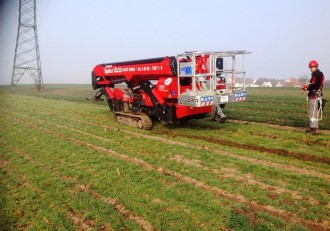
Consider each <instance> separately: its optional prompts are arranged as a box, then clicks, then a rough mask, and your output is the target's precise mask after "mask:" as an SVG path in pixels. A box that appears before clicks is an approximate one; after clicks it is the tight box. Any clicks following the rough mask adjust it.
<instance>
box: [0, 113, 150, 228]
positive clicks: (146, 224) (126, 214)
mask: <svg viewBox="0 0 330 231" xmlns="http://www.w3.org/2000/svg"><path fill="white" fill-rule="evenodd" d="M12 119H14V120H16V119H17V118H12ZM18 121H19V122H22V123H25V124H28V125H30V126H32V127H34V128H36V129H38V130H40V131H43V132H46V133H48V134H52V135H55V134H56V133H55V132H54V131H50V130H48V129H46V128H41V127H38V126H36V125H34V124H32V123H29V122H25V121H22V120H18ZM55 136H57V137H60V138H63V137H65V136H64V135H62V134H56V135H55ZM0 143H2V144H4V145H6V146H7V147H9V148H11V149H12V150H14V151H15V152H16V153H18V154H19V155H20V156H21V157H23V158H24V159H26V160H29V161H31V162H32V163H34V164H35V165H37V166H39V167H41V168H43V169H45V170H47V171H48V172H50V173H52V174H54V175H56V176H58V177H59V178H61V179H62V180H63V181H65V182H68V183H73V184H75V185H74V186H75V188H77V189H78V190H79V191H86V192H87V193H89V194H90V195H91V196H92V197H93V198H95V199H98V200H101V201H103V202H104V203H105V204H107V205H110V206H111V207H113V208H114V209H115V210H116V211H117V212H118V213H120V214H121V215H123V216H124V217H125V218H126V219H128V220H131V221H135V222H136V223H137V224H138V225H139V226H140V227H141V228H142V229H143V230H146V231H153V230H156V229H155V228H153V226H152V225H151V224H150V223H149V222H148V221H146V220H145V219H144V218H142V217H140V216H136V215H134V214H133V212H131V211H129V210H127V209H125V206H124V205H123V204H121V203H119V202H118V200H116V199H113V198H109V197H104V196H102V195H101V194H99V193H97V192H96V191H94V190H92V189H90V188H89V187H88V186H86V185H85V184H81V183H79V182H78V181H77V179H75V178H74V177H68V176H65V175H63V174H61V173H60V172H59V171H56V170H54V169H52V168H51V167H49V166H48V165H46V164H44V163H42V162H40V161H38V160H35V159H34V158H32V157H31V156H29V155H28V154H26V153H24V152H23V151H21V150H20V149H18V148H17V147H13V146H12V145H10V144H8V143H7V142H5V141H3V140H1V139H0ZM70 212H71V211H70ZM86 226H88V224H86Z"/></svg>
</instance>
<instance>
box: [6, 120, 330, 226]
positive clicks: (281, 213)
mask: <svg viewBox="0 0 330 231" xmlns="http://www.w3.org/2000/svg"><path fill="white" fill-rule="evenodd" d="M12 119H14V120H16V121H18V122H21V123H24V124H26V125H29V126H31V127H33V128H35V129H37V130H39V131H42V132H45V133H47V134H52V135H54V136H56V137H59V138H61V139H64V140H66V141H70V142H72V143H75V144H78V145H81V146H85V147H88V148H89V149H91V150H95V151H98V152H101V153H104V154H106V155H110V156H112V157H115V158H118V159H121V160H125V161H128V162H130V163H133V164H136V165H139V166H141V167H143V168H145V169H147V170H154V171H157V172H159V173H162V174H163V175H169V176H172V177H174V178H175V179H177V180H178V181H180V182H183V183H188V184H191V185H194V186H195V187H197V188H199V189H201V190H203V191H206V192H211V193H213V195H214V196H215V197H217V198H222V197H225V198H227V199H228V200H232V201H235V202H237V203H240V204H242V205H245V206H247V207H248V208H250V209H251V210H253V211H255V212H260V211H261V212H264V213H268V214H271V215H273V216H275V217H279V218H281V219H283V220H285V221H286V222H288V223H293V224H296V223H298V224H302V225H304V226H306V227H308V228H310V229H312V230H327V228H328V227H329V226H330V221H323V222H320V223H317V222H312V221H308V220H305V219H302V218H300V217H298V216H297V215H296V214H294V213H291V212H288V211H285V210H283V209H279V208H275V207H273V206H271V205H263V204H259V203H258V202H256V201H250V200H248V199H246V198H245V197H244V196H242V195H235V194H232V193H229V192H227V191H225V190H222V189H219V188H216V187H214V186H210V185H207V184H205V183H204V182H202V181H199V180H196V179H194V178H191V177H188V176H185V175H182V174H180V173H177V172H175V171H172V170H170V169H166V168H162V167H158V166H155V165H153V164H150V163H148V162H146V161H144V160H141V159H138V158H135V157H131V156H127V155H124V154H120V153H118V152H116V151H113V150H111V149H107V148H104V147H100V146H97V145H94V144H90V143H87V142H85V141H81V140H77V139H75V138H72V137H68V136H66V135H64V134H60V133H57V132H56V131H53V130H51V129H48V128H44V127H40V126H37V125H35V124H33V123H30V122H26V121H23V120H21V119H18V118H12ZM95 193H96V192H95ZM98 195H99V194H98Z"/></svg>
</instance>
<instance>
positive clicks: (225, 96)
mask: <svg viewBox="0 0 330 231" xmlns="http://www.w3.org/2000/svg"><path fill="white" fill-rule="evenodd" d="M249 53H250V52H247V51H245V50H243V51H222V52H197V51H193V52H185V53H183V54H179V55H178V56H177V67H178V86H179V89H178V103H179V104H180V105H186V106H192V107H203V106H210V105H220V104H226V103H229V102H237V101H243V100H245V98H246V90H245V85H246V84H245V83H246V80H245V74H246V61H245V59H246V57H245V56H246V54H249ZM237 64H239V65H240V68H239V69H237ZM238 77H241V78H242V81H243V82H242V85H241V86H238V85H237V84H236V78H238ZM220 78H221V79H224V80H225V81H226V82H227V83H226V84H225V88H223V89H219V88H218V86H219V79H220ZM187 81H189V82H190V83H191V88H187V87H184V84H182V83H186V82H187ZM181 87H183V88H181ZM181 89H185V90H184V91H182V92H181Z"/></svg>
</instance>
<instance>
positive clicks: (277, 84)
mask: <svg viewBox="0 0 330 231" xmlns="http://www.w3.org/2000/svg"><path fill="white" fill-rule="evenodd" d="M283 86H284V84H283V83H282V81H278V82H277V83H276V84H275V85H274V87H283Z"/></svg>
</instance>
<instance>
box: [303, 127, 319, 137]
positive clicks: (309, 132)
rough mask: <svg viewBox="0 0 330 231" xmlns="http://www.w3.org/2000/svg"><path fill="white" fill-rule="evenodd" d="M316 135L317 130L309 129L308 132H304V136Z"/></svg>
mask: <svg viewBox="0 0 330 231" xmlns="http://www.w3.org/2000/svg"><path fill="white" fill-rule="evenodd" d="M317 133H318V130H317V128H310V129H309V130H306V134H310V135H315V134H317Z"/></svg>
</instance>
